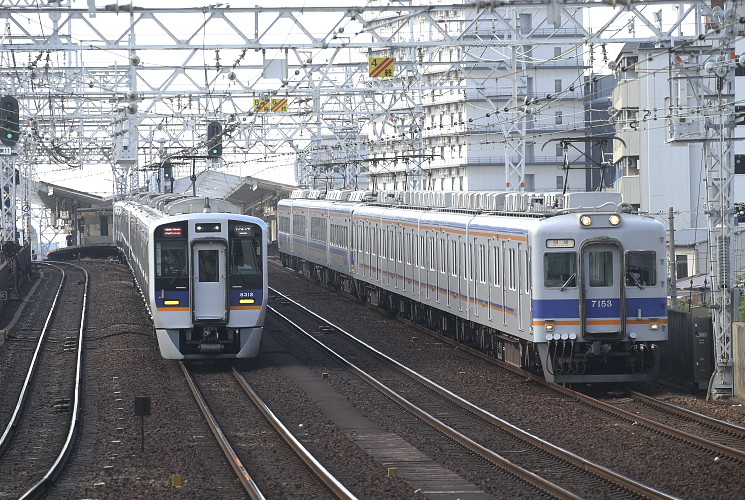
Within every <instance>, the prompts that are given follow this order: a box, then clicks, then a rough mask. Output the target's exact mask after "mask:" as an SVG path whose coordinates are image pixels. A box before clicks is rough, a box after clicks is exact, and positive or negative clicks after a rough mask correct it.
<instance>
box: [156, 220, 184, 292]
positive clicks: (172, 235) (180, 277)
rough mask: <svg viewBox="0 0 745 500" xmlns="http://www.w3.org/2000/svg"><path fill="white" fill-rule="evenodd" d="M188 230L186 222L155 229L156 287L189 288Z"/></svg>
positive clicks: (158, 288) (161, 288)
mask: <svg viewBox="0 0 745 500" xmlns="http://www.w3.org/2000/svg"><path fill="white" fill-rule="evenodd" d="M187 251H188V232H187V228H186V223H185V222H175V223H171V224H164V225H162V226H159V227H158V228H156V230H155V280H156V285H155V288H156V289H157V290H173V289H179V290H181V289H184V290H185V289H187V288H188V284H189V270H188V267H187V265H188V262H189V261H188V258H187V255H188V254H187Z"/></svg>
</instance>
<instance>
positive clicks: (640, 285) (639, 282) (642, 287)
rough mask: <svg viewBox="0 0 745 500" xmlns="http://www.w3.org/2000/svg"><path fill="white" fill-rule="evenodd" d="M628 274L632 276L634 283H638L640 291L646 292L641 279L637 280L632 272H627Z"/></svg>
mask: <svg viewBox="0 0 745 500" xmlns="http://www.w3.org/2000/svg"><path fill="white" fill-rule="evenodd" d="M626 274H628V275H629V276H631V279H632V280H634V283H636V286H638V287H639V290H644V285H642V283H641V281H639V278H637V277H636V275H635V274H634V273H632V272H631V271H627V272H626Z"/></svg>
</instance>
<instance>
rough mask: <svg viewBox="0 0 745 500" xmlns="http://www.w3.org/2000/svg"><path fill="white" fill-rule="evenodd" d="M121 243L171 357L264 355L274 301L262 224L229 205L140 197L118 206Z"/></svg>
mask: <svg viewBox="0 0 745 500" xmlns="http://www.w3.org/2000/svg"><path fill="white" fill-rule="evenodd" d="M210 205H211V207H210ZM213 209H214V211H213ZM114 241H115V243H116V245H117V247H118V248H119V251H120V256H121V257H122V259H124V260H126V262H127V263H128V264H129V266H130V268H131V269H132V272H133V274H134V277H135V280H136V282H137V285H138V286H139V288H140V292H141V293H142V295H143V297H144V299H145V303H146V305H147V306H148V308H149V310H150V314H151V315H152V318H153V323H154V326H155V333H156V336H157V339H158V345H159V347H160V353H161V355H162V356H163V357H164V358H166V359H214V358H252V357H255V356H257V354H258V352H259V347H260V344H261V336H262V331H263V325H264V317H265V314H266V299H267V273H266V269H267V267H266V264H267V253H266V252H267V227H266V224H265V223H264V222H263V221H262V220H261V219H257V218H255V217H249V216H245V215H239V212H238V208H237V207H236V206H235V205H233V204H231V203H228V202H225V201H223V200H210V199H208V198H207V199H205V198H194V197H189V196H183V195H173V194H166V195H157V194H154V193H147V194H138V195H135V196H133V197H132V198H131V199H128V200H125V201H119V202H116V203H115V204H114Z"/></svg>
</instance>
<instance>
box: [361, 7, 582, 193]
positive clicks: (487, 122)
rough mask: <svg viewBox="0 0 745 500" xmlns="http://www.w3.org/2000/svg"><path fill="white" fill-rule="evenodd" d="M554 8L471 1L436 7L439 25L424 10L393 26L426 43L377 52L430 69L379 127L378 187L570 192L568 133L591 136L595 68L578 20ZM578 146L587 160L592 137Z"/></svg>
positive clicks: (576, 177)
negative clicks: (589, 81) (552, 16)
mask: <svg viewBox="0 0 745 500" xmlns="http://www.w3.org/2000/svg"><path fill="white" fill-rule="evenodd" d="M547 14H548V9H546V8H545V6H534V7H528V6H522V5H520V6H514V7H505V8H498V9H495V12H491V11H489V10H488V9H478V10H477V9H475V8H473V7H471V6H468V5H465V4H464V5H463V7H458V8H456V9H453V10H447V11H436V12H434V13H433V15H434V16H437V21H438V25H437V29H433V28H432V23H431V22H430V20H425V19H421V18H420V19H416V18H412V19H411V20H410V21H409V23H410V25H409V26H408V27H407V29H399V27H398V26H396V27H395V29H394V28H393V27H392V28H391V35H392V36H398V35H396V34H395V33H396V32H398V33H402V35H400V38H401V41H404V38H405V39H406V40H409V39H411V40H414V41H415V43H417V42H418V43H420V44H421V46H420V47H419V48H418V49H411V48H410V47H407V46H406V44H402V45H403V47H402V48H400V49H391V50H381V51H379V52H377V53H375V54H373V55H374V56H377V57H394V59H395V60H396V65H397V66H396V67H397V71H398V68H399V67H401V68H402V69H401V72H402V73H401V74H400V78H407V76H406V74H404V73H403V72H404V71H405V68H406V61H409V62H411V61H416V60H419V61H421V62H422V64H421V65H420V66H419V67H420V68H421V70H420V71H421V73H419V74H411V75H410V76H411V81H412V82H414V81H418V82H420V84H419V85H416V84H413V85H412V86H411V88H410V90H409V91H408V95H407V99H400V100H399V101H398V104H396V105H395V106H394V108H393V109H392V110H391V112H390V114H388V115H386V116H384V117H381V118H380V119H378V120H376V122H375V123H374V124H373V126H372V127H373V128H377V131H382V135H383V140H381V141H379V142H378V143H377V144H374V145H372V146H371V147H370V148H369V153H370V160H371V162H370V179H371V187H372V188H377V189H404V188H408V189H435V190H505V189H515V188H522V189H524V190H526V191H539V192H540V191H556V190H557V189H559V190H561V189H562V188H563V186H564V171H563V170H562V169H561V166H562V164H563V163H564V151H563V150H562V147H561V145H560V143H559V142H558V139H561V138H567V137H579V136H584V134H585V117H584V93H585V82H584V77H583V75H584V74H585V70H586V68H587V67H586V66H585V62H584V57H583V50H584V46H583V38H582V34H581V33H580V31H579V30H578V29H576V25H575V24H574V23H572V22H561V21H559V22H555V21H556V20H549V19H547V17H546V16H547ZM577 15H578V22H579V23H580V24H581V18H579V16H581V13H578V14H577ZM564 21H566V20H564ZM448 39H452V44H451V43H447V42H446V41H447V40H448ZM433 42H437V43H433ZM381 87H382V84H381ZM378 90H379V91H380V87H379V88H378ZM368 135H369V136H370V137H374V136H376V133H375V132H371V133H369V134H368ZM387 137H389V138H390V139H387ZM577 147H578V149H574V148H569V151H568V159H569V161H570V163H575V162H576V161H577V160H578V159H580V158H581V151H584V145H583V144H578V145H577ZM582 162H583V165H584V161H583V160H582ZM575 166H576V164H575ZM521 176H522V179H520V177H521ZM588 178H589V177H588V176H587V175H586V172H585V171H584V170H581V171H579V170H577V171H570V175H569V181H568V188H569V189H570V190H575V191H576V190H586V189H593V188H594V187H595V186H590V185H588V181H587V179H588ZM517 183H521V184H522V185H520V186H518V185H517Z"/></svg>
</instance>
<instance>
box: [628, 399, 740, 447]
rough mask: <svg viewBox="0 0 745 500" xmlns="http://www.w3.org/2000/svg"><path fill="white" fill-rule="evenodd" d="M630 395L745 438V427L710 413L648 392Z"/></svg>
mask: <svg viewBox="0 0 745 500" xmlns="http://www.w3.org/2000/svg"><path fill="white" fill-rule="evenodd" d="M629 395H630V396H631V397H632V398H634V399H638V400H639V401H641V402H642V403H644V404H646V405H649V406H652V407H654V408H657V409H660V410H663V411H666V412H669V413H673V414H675V415H677V416H678V417H681V418H684V419H687V420H690V421H693V422H697V423H700V424H703V425H706V426H708V427H711V428H714V429H717V430H719V431H722V432H726V433H728V434H732V435H734V436H737V437H740V438H745V427H740V426H739V425H734V424H730V423H729V422H725V421H724V420H719V419H717V418H713V417H710V416H709V415H704V414H703V413H698V412H695V411H693V410H689V409H687V408H682V407H680V406H677V405H674V404H672V403H668V402H665V401H661V400H659V399H656V398H653V397H651V396H647V395H646V394H642V393H640V392H636V391H629Z"/></svg>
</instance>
